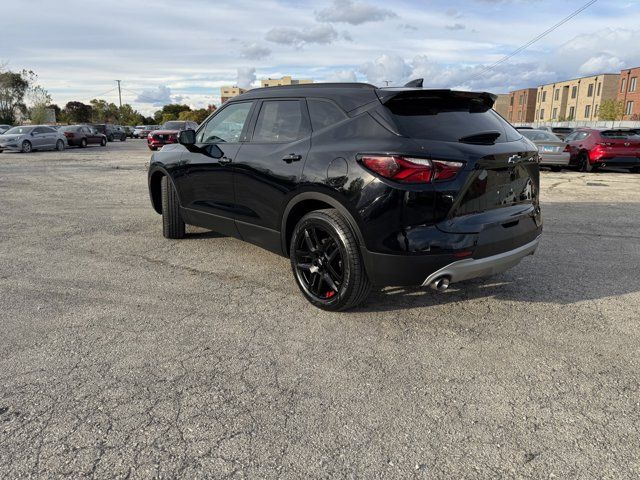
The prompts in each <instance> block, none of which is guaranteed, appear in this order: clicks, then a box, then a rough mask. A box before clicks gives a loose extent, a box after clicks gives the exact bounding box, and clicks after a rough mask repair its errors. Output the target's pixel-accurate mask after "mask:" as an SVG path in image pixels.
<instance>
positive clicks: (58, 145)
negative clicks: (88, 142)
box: [56, 140, 64, 152]
mask: <svg viewBox="0 0 640 480" xmlns="http://www.w3.org/2000/svg"><path fill="white" fill-rule="evenodd" d="M56 150H57V151H58V152H62V151H64V142H63V141H62V140H58V141H57V142H56Z"/></svg>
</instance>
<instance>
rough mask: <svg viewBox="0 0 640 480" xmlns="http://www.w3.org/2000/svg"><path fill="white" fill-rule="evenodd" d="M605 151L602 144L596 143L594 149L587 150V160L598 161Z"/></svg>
mask: <svg viewBox="0 0 640 480" xmlns="http://www.w3.org/2000/svg"><path fill="white" fill-rule="evenodd" d="M605 153H606V152H605V150H604V147H603V146H602V144H600V143H596V145H595V147H593V148H592V149H591V150H589V158H590V159H591V160H599V159H600V158H602V157H603V156H604V155H605Z"/></svg>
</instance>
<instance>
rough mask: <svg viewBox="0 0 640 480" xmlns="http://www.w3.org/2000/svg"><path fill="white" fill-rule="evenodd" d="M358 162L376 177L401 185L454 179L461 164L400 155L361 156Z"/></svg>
mask: <svg viewBox="0 0 640 480" xmlns="http://www.w3.org/2000/svg"><path fill="white" fill-rule="evenodd" d="M360 162H361V163H362V164H363V165H364V166H365V167H367V168H368V169H369V170H371V171H372V172H375V173H377V174H378V175H380V176H382V177H384V178H388V179H390V180H395V181H397V182H402V183H430V182H437V181H443V180H450V179H452V178H454V177H455V176H456V175H457V174H458V172H459V171H460V169H461V168H462V167H463V165H464V164H463V163H462V162H450V161H445V160H427V159H426V158H413V157H404V156H402V155H363V156H361V157H360Z"/></svg>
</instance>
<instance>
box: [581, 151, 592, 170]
mask: <svg viewBox="0 0 640 480" xmlns="http://www.w3.org/2000/svg"><path fill="white" fill-rule="evenodd" d="M595 169H596V167H595V166H594V165H592V164H591V162H589V154H588V153H586V152H583V153H581V154H580V171H581V172H587V173H588V172H593V171H594V170H595Z"/></svg>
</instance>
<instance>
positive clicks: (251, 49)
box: [240, 43, 271, 60]
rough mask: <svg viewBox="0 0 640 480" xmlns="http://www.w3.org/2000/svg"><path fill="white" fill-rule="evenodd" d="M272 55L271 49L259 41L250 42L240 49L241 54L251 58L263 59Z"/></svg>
mask: <svg viewBox="0 0 640 480" xmlns="http://www.w3.org/2000/svg"><path fill="white" fill-rule="evenodd" d="M269 55H271V49H270V48H267V47H265V46H262V45H259V44H257V43H252V44H249V45H247V46H245V47H243V48H241V49H240V56H241V57H243V58H248V59H249V60H261V59H263V58H266V57H268V56H269Z"/></svg>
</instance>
